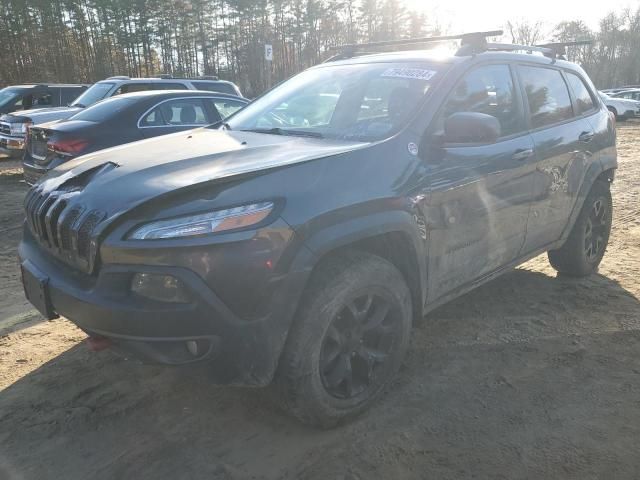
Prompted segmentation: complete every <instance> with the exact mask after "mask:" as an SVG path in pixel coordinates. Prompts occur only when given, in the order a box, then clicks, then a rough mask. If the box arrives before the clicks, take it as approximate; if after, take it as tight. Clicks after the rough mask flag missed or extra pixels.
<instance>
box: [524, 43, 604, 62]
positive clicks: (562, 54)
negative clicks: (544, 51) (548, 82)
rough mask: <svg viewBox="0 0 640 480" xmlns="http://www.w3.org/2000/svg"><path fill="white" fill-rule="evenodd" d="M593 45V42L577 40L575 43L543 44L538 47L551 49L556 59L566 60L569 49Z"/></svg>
mask: <svg viewBox="0 0 640 480" xmlns="http://www.w3.org/2000/svg"><path fill="white" fill-rule="evenodd" d="M592 43H593V41H591V40H577V41H573V42H554V43H543V44H541V45H536V47H542V48H549V49H551V50H552V51H553V54H554V56H555V57H558V58H561V59H565V58H566V56H567V47H579V46H582V45H591V44H592Z"/></svg>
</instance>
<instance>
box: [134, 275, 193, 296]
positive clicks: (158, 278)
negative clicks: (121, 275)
mask: <svg viewBox="0 0 640 480" xmlns="http://www.w3.org/2000/svg"><path fill="white" fill-rule="evenodd" d="M131 291H132V292H133V293H135V294H137V295H140V296H142V297H146V298H150V299H152V300H157V301H159V302H172V303H187V302H188V301H189V295H188V294H187V290H186V289H185V287H184V285H183V284H182V282H181V281H180V280H179V279H177V278H176V277H173V276H171V275H162V274H156V273H136V274H135V275H134V276H133V279H132V280H131Z"/></svg>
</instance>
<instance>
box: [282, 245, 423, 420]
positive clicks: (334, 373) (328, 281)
mask: <svg viewBox="0 0 640 480" xmlns="http://www.w3.org/2000/svg"><path fill="white" fill-rule="evenodd" d="M411 305H412V304H411V294H410V292H409V288H408V287H407V284H406V282H405V280H404V278H403V276H402V274H401V273H400V272H399V271H398V269H397V268H396V267H395V266H394V265H393V264H391V263H390V262H388V261H387V260H385V259H383V258H381V257H378V256H376V255H372V254H369V253H364V252H358V251H349V252H346V253H344V254H340V255H336V256H335V257H332V258H329V259H328V260H326V261H324V262H323V263H322V264H321V265H319V266H318V267H317V269H316V271H314V273H313V276H312V278H311V280H310V285H309V287H308V288H307V290H306V292H305V294H304V296H303V299H302V301H301V305H300V308H299V310H298V314H297V318H296V320H295V321H294V324H293V326H292V328H291V330H290V332H289V336H288V338H287V343H286V345H285V348H284V352H283V354H282V357H281V359H280V364H279V366H278V372H277V373H276V379H275V385H276V388H277V391H278V394H279V397H280V399H281V401H282V404H283V406H284V407H285V409H286V410H287V411H289V412H290V413H292V414H293V415H294V416H295V417H297V418H298V419H299V420H301V421H302V422H303V423H307V424H310V425H314V426H319V427H331V426H334V425H336V424H338V423H339V422H341V421H344V420H346V419H348V418H352V417H353V416H355V415H358V414H359V413H361V412H362V411H363V410H365V409H366V408H367V407H369V406H370V405H371V404H372V403H373V402H374V401H375V399H376V398H377V397H378V396H379V395H380V393H381V392H382V390H383V389H384V387H385V386H386V385H387V384H388V383H389V382H390V381H391V379H392V378H393V377H394V375H395V374H396V372H397V371H398V369H399V367H400V364H401V362H402V359H403V357H404V355H405V352H406V349H407V346H408V343H409V334H410V331H411V321H412V306H411Z"/></svg>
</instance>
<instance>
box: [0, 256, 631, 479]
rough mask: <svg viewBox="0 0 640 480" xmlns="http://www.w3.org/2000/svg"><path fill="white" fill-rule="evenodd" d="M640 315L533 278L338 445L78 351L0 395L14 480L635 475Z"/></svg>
mask: <svg viewBox="0 0 640 480" xmlns="http://www.w3.org/2000/svg"><path fill="white" fill-rule="evenodd" d="M639 312H640V308H639V304H638V300H637V299H636V298H635V297H633V296H632V295H631V294H629V292H627V291H626V290H624V289H623V288H621V287H620V286H619V285H618V284H617V283H615V282H613V281H611V280H609V279H607V278H606V277H604V276H593V277H591V278H589V279H585V280H579V281H578V280H573V279H564V278H552V277H549V276H547V275H545V274H543V273H537V272H532V271H528V270H522V269H521V270H516V271H515V272H513V273H510V274H508V275H505V276H504V277H502V278H500V279H498V280H496V281H494V282H492V283H490V284H487V285H485V286H483V287H481V288H480V289H478V290H476V291H474V292H472V293H471V294H469V295H466V296H464V297H462V298H460V299H458V300H456V301H454V302H452V303H451V304H449V305H446V306H444V307H441V308H440V309H438V310H437V311H435V312H433V313H432V314H431V315H430V316H429V317H428V318H427V319H425V321H424V322H422V323H421V324H419V325H417V326H416V328H415V335H414V338H413V342H412V347H411V350H410V353H409V355H408V358H407V361H406V362H405V365H404V367H403V369H402V371H401V373H400V375H399V376H398V379H397V381H396V382H395V383H394V385H392V386H391V387H390V388H389V389H388V392H387V393H386V394H385V396H384V397H383V398H382V399H381V401H380V402H379V403H378V404H377V405H376V406H375V407H374V408H373V409H372V410H371V411H369V412H368V413H366V414H365V415H364V416H362V417H361V418H360V419H358V420H357V421H355V422H354V423H352V424H349V425H346V426H343V427H341V428H338V429H336V430H333V431H314V430H311V429H309V428H306V427H303V426H301V425H298V424H297V423H296V422H295V421H293V420H290V419H289V418H288V417H287V416H286V415H284V414H282V413H281V412H280V411H279V410H278V409H277V407H276V406H275V404H274V401H273V399H272V397H271V393H270V391H269V390H268V389H260V390H258V389H237V388H236V389H233V388H224V387H217V386H213V385H210V384H208V383H207V382H206V380H204V379H202V378H199V377H197V376H196V377H194V376H191V375H186V374H184V372H183V371H181V370H177V369H165V368H160V367H155V366H143V365H139V364H137V363H136V362H133V361H128V360H125V359H122V358H119V357H116V356H115V355H113V354H111V353H109V352H103V353H100V354H90V353H89V352H88V351H87V350H85V349H84V348H83V347H81V346H77V347H74V348H72V349H70V350H68V351H66V352H65V353H63V354H61V355H60V356H58V357H57V358H55V359H53V360H51V361H50V362H48V363H47V364H45V365H43V366H42V367H41V368H39V369H37V370H36V371H34V372H32V373H31V374H29V375H27V376H26V377H24V378H22V379H21V380H19V381H18V382H16V383H15V384H13V385H12V386H10V387H9V388H7V389H6V390H4V391H2V392H0V445H2V448H0V478H2V479H5V478H6V479H47V478H52V479H61V478H64V479H69V480H72V479H86V478H92V479H113V478H136V479H164V478H166V479H175V478H181V479H188V478H194V479H196V478H198V479H199V478H209V479H218V478H220V479H227V478H230V479H231V478H232V479H249V478H255V479H262V478H269V479H271V478H295V479H352V480H353V479H376V478H382V479H391V478H397V479H400V478H402V479H423V478H438V479H448V478H451V479H459V478H471V477H473V478H493V479H500V478H509V479H518V478H563V479H567V478H576V479H577V478H580V479H586V478H602V477H605V476H607V477H609V478H634V476H635V475H636V474H637V472H638V471H640V456H639V455H638V454H639V453H640V446H639V445H640V444H639V443H638V441H637V439H638V438H639V435H640V404H639V403H638V398H640V396H639V394H640V355H638V352H639V349H640V334H639V333H638V331H637V328H638V314H639Z"/></svg>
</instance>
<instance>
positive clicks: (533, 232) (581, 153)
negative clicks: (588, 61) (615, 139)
mask: <svg viewBox="0 0 640 480" xmlns="http://www.w3.org/2000/svg"><path fill="white" fill-rule="evenodd" d="M518 73H519V77H520V79H521V84H522V88H523V97H524V100H525V103H526V111H527V113H528V122H529V125H530V128H531V136H532V137H533V140H534V143H535V150H536V172H535V181H534V197H533V202H532V205H531V215H530V216H529V223H528V226H527V238H526V242H525V248H524V251H525V252H531V251H534V250H538V249H541V248H543V247H545V246H546V245H548V244H550V243H552V242H555V241H557V240H558V239H559V238H560V236H561V235H562V232H563V230H564V228H565V227H566V225H567V220H568V219H569V215H570V213H571V209H572V208H573V204H574V202H575V198H576V194H577V188H578V187H579V185H580V184H581V182H582V178H581V177H580V175H582V174H583V173H584V171H585V170H586V168H585V165H586V164H587V163H588V162H589V161H590V157H591V156H592V152H591V145H592V140H593V138H594V129H593V127H592V125H591V124H590V123H589V121H588V119H587V116H588V114H589V112H588V111H585V112H580V111H576V110H577V109H578V108H581V107H578V106H577V105H574V103H573V102H572V95H571V93H570V89H569V86H568V84H567V78H566V76H565V74H564V72H563V71H562V70H560V69H559V68H554V67H552V66H540V65H519V66H518ZM583 101H586V99H583ZM588 108H591V109H592V110H593V108H594V104H593V100H592V104H591V106H590V107H588Z"/></svg>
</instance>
